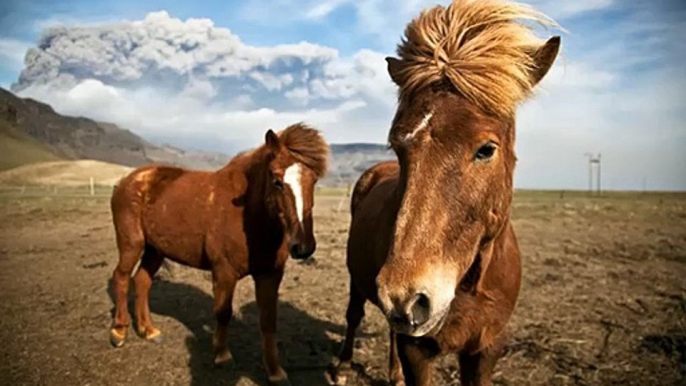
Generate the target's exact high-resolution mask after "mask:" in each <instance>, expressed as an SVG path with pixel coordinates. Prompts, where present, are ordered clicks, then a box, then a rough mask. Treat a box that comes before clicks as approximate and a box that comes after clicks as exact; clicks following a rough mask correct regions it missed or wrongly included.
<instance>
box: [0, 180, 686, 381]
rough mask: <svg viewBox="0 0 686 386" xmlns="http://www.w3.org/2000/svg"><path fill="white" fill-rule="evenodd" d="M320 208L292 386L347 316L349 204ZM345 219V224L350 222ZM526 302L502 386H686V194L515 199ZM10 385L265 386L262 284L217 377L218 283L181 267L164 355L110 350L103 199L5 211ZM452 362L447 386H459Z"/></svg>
mask: <svg viewBox="0 0 686 386" xmlns="http://www.w3.org/2000/svg"><path fill="white" fill-rule="evenodd" d="M342 200H345V198H343V197H340V196H320V197H317V206H316V218H315V228H316V233H317V238H318V244H319V249H318V250H317V252H316V254H315V257H314V260H313V261H309V262H308V263H300V264H299V263H297V262H296V261H293V260H291V261H289V264H288V267H287V273H286V277H285V279H284V281H283V284H282V287H281V291H280V293H281V303H280V306H279V307H280V308H279V340H280V350H281V355H282V357H283V364H284V367H285V368H286V370H287V371H288V372H289V375H290V378H291V381H292V383H293V384H294V385H295V386H298V385H303V386H310V385H313V386H316V385H324V384H326V380H325V377H324V373H325V370H326V368H327V365H328V364H329V363H330V362H331V360H332V357H333V356H334V355H335V354H336V353H337V351H338V347H339V345H340V342H341V340H342V334H343V331H344V327H345V325H344V324H345V323H344V314H345V308H346V305H347V281H348V276H347V271H346V268H345V251H344V246H345V240H346V237H347V228H348V223H349V216H348V213H347V207H348V203H347V202H346V201H342ZM339 208H341V209H342V210H340V211H339ZM513 217H514V224H515V229H516V231H517V235H518V238H519V243H520V246H521V248H522V252H523V259H524V280H523V288H522V292H521V297H520V300H519V304H518V308H517V310H516V313H515V316H514V318H513V319H512V320H511V323H510V330H511V336H512V338H511V340H510V344H509V345H508V346H507V349H506V351H505V353H504V356H503V358H502V359H501V360H500V362H499V364H498V366H497V369H496V371H497V373H496V376H495V379H494V384H495V385H684V384H686V381H685V374H686V226H685V225H686V194H681V195H679V194H662V195H653V194H648V195H642V194H610V195H606V196H605V197H601V198H589V197H586V196H585V195H582V194H578V193H577V194H570V193H567V194H565V196H564V197H561V196H560V193H535V192H530V193H518V194H517V196H516V199H515V204H514V214H513ZM0 224H2V225H1V228H0V293H1V294H2V301H0V342H2V346H1V347H2V349H1V350H0V385H12V386H14V385H32V386H33V385H50V386H53V385H63V386H72V385H74V386H87V385H91V386H99V385H132V386H143V385H146V386H147V385H191V386H208V385H238V386H247V385H264V384H266V376H265V374H264V371H263V370H262V366H261V365H260V353H259V333H258V327H257V314H256V307H255V303H254V296H253V285H252V282H251V280H250V279H249V278H248V279H244V280H243V281H242V282H240V284H239V286H238V289H237V291H236V297H235V300H234V309H235V310H237V315H236V317H235V319H234V321H232V324H231V326H230V342H229V344H230V347H231V349H232V351H233V354H234V356H235V358H236V361H237V363H236V366H235V367H234V368H233V369H226V368H214V366H213V365H212V356H211V349H210V346H211V343H210V337H211V335H210V333H211V330H212V327H213V326H214V320H213V317H212V298H211V295H210V293H211V284H210V282H209V280H208V274H207V273H205V272H202V271H196V270H192V269H188V268H185V267H181V266H177V265H174V266H172V268H173V269H171V270H170V271H163V272H162V273H161V275H160V276H159V277H158V278H157V279H156V281H155V283H154V284H153V288H152V295H151V308H152V311H153V318H154V321H155V322H156V324H157V327H158V328H160V329H161V330H162V332H163V333H164V336H165V340H164V341H163V342H162V343H161V344H154V343H148V342H144V341H142V340H141V339H139V338H137V337H136V336H135V334H133V333H131V334H130V337H129V340H128V341H127V344H126V345H125V346H124V347H123V348H121V349H113V348H112V347H111V346H110V344H109V342H108V327H109V325H110V315H111V311H112V301H111V299H110V296H109V291H108V280H109V277H110V274H111V272H112V270H113V269H114V266H115V263H116V260H117V252H116V248H115V244H114V234H113V230H112V225H111V217H110V213H109V208H108V198H107V197H104V196H103V197H59V196H53V197H34V198H31V197H25V196H22V197H18V196H15V197H11V196H3V197H0ZM387 335H388V333H387V326H386V323H385V321H384V320H383V318H382V316H381V314H380V312H379V311H378V310H376V309H375V308H374V307H373V306H371V305H368V307H367V317H366V318H365V320H364V322H363V325H362V327H361V331H359V333H358V340H357V344H356V349H355V357H354V362H355V366H354V370H355V371H354V374H353V375H352V377H351V378H350V379H349V381H348V384H349V385H374V386H378V385H384V384H386V383H385V379H386V363H387V353H388V347H387V343H388V342H387V340H388V339H387ZM457 373H458V369H457V363H456V360H455V358H454V357H446V358H444V359H442V360H441V361H440V363H439V366H438V368H437V371H436V374H435V384H437V385H458V384H459V381H458V380H457Z"/></svg>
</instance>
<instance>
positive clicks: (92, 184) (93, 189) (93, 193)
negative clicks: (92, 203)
mask: <svg viewBox="0 0 686 386" xmlns="http://www.w3.org/2000/svg"><path fill="white" fill-rule="evenodd" d="M90 186H91V196H95V181H94V180H93V177H91V178H90Z"/></svg>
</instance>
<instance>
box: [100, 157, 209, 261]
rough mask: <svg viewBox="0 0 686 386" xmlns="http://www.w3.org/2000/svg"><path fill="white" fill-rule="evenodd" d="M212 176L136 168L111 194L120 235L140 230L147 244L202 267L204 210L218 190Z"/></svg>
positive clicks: (166, 168)
mask: <svg viewBox="0 0 686 386" xmlns="http://www.w3.org/2000/svg"><path fill="white" fill-rule="evenodd" d="M211 176H212V173H208V172H201V171H191V170H186V169H183V168H179V167H174V166H166V165H150V166H144V167H141V168H138V169H136V170H134V171H133V172H131V174H129V175H128V176H126V177H124V178H123V179H122V180H121V181H120V183H119V184H118V186H117V187H116V188H115V191H114V193H113V195H112V201H111V204H112V215H113V219H114V222H115V227H116V229H117V233H120V232H121V233H127V232H128V233H132V232H136V234H141V236H142V237H143V239H144V241H145V244H146V245H150V246H152V247H154V248H155V249H157V250H158V251H160V252H162V253H163V254H164V255H166V256H168V257H170V258H172V259H173V260H176V261H178V262H181V263H186V264H189V265H192V266H198V265H201V263H202V261H201V260H202V257H203V254H204V251H203V245H204V237H205V233H206V228H207V224H206V220H207V218H208V216H206V213H205V212H206V211H207V210H209V209H208V208H209V207H210V206H211V205H208V204H212V201H213V200H214V197H213V195H214V194H215V193H214V189H213V184H214V182H213V180H212V178H211ZM185 259H190V261H184V260H185Z"/></svg>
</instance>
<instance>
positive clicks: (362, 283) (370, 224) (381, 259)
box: [347, 205, 393, 304]
mask: <svg viewBox="0 0 686 386" xmlns="http://www.w3.org/2000/svg"><path fill="white" fill-rule="evenodd" d="M359 209H360V210H359V211H358V212H357V213H356V215H355V218H354V219H353V222H352V224H351V227H350V234H349V239H348V248H347V265H348V272H350V277H351V280H352V281H353V283H354V285H355V286H356V288H357V289H358V290H359V291H360V292H362V294H364V295H365V297H366V298H367V299H368V300H370V301H371V302H373V303H375V304H376V302H377V288H376V277H377V275H378V274H379V271H380V270H381V267H382V266H383V265H384V263H385V262H386V259H387V257H388V247H389V243H390V239H391V233H392V229H393V228H392V224H390V223H388V222H386V221H383V220H381V219H382V218H385V217H386V216H378V213H374V212H373V211H369V212H368V211H366V210H365V207H364V205H362V206H361V208H359Z"/></svg>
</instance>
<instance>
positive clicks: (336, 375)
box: [326, 362, 350, 386]
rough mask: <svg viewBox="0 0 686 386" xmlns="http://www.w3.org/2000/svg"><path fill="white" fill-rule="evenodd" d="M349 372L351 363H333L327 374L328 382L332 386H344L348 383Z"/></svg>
mask: <svg viewBox="0 0 686 386" xmlns="http://www.w3.org/2000/svg"><path fill="white" fill-rule="evenodd" d="M349 371H350V362H339V363H338V364H333V363H332V364H331V366H330V367H329V371H327V372H326V380H327V381H328V382H329V385H331V386H344V385H345V384H346V383H347V382H348V372H349Z"/></svg>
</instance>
